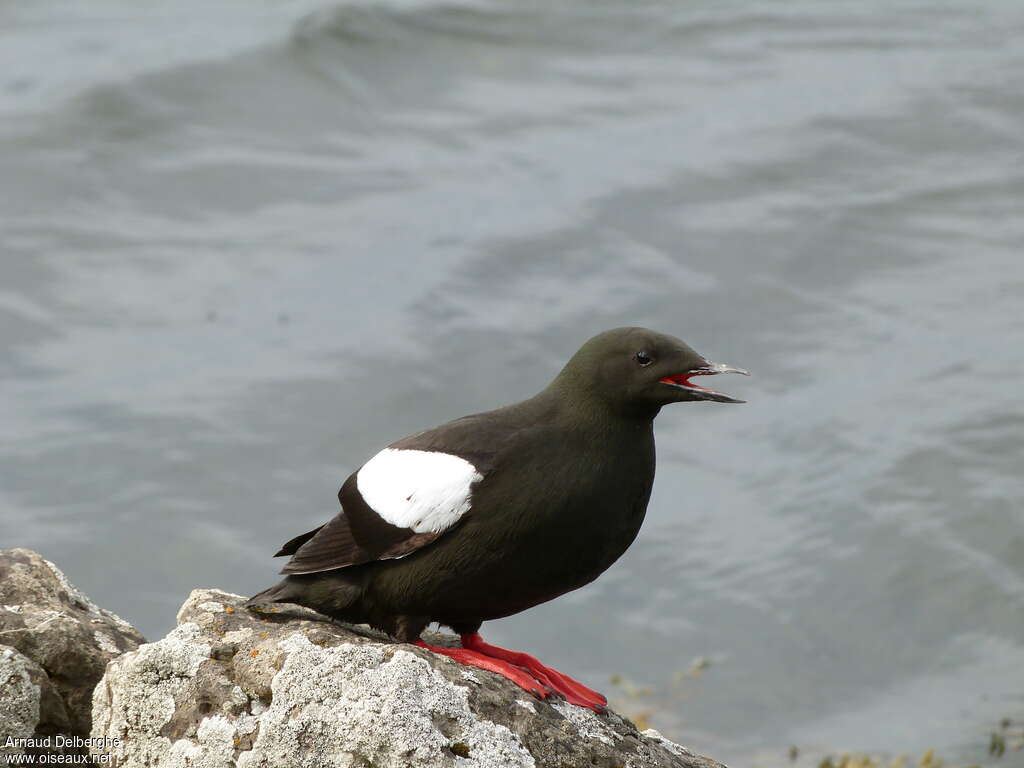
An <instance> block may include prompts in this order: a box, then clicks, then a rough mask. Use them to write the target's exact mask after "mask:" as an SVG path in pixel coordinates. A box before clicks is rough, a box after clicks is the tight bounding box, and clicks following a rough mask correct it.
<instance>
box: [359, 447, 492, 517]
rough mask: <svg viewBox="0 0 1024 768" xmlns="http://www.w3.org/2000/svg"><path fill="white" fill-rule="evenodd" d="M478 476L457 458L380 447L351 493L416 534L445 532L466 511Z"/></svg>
mask: <svg viewBox="0 0 1024 768" xmlns="http://www.w3.org/2000/svg"><path fill="white" fill-rule="evenodd" d="M482 479H483V475H481V474H480V473H479V472H477V471H476V467H474V466H473V465H472V464H470V463H469V462H468V461H466V460H465V459H463V458H461V457H459V456H453V455H451V454H450V453H438V452H435V451H416V450H402V449H397V448H385V449H384V450H383V451H381V452H380V453H378V454H377V455H376V456H374V457H373V458H372V459H370V460H369V461H368V462H366V463H365V464H364V465H363V466H362V468H361V469H360V470H359V473H358V474H357V475H356V488H358V489H359V493H360V494H361V495H362V497H363V501H365V502H366V503H367V504H368V505H369V506H370V508H371V509H373V511H374V512H376V513H377V514H378V515H380V516H381V517H382V518H384V519H385V520H386V521H388V522H389V523H391V524H392V525H396V526H398V527H399V528H411V529H412V530H413V531H415V532H416V533H439V532H440V531H443V530H445V529H447V528H450V527H451V526H452V525H453V524H454V523H455V522H456V521H457V520H458V519H459V518H460V517H462V516H463V515H464V514H466V512H467V510H469V507H470V486H472V484H473V483H475V482H477V481H478V480H482Z"/></svg>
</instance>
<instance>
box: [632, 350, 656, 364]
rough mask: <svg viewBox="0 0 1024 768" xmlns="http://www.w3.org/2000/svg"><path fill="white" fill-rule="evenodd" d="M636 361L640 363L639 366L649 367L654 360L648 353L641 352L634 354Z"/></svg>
mask: <svg viewBox="0 0 1024 768" xmlns="http://www.w3.org/2000/svg"><path fill="white" fill-rule="evenodd" d="M636 361H637V362H638V363H640V365H650V364H651V363H653V362H654V358H653V357H651V356H650V354H649V353H647V352H644V351H642V350H641V351H640V352H637V353H636Z"/></svg>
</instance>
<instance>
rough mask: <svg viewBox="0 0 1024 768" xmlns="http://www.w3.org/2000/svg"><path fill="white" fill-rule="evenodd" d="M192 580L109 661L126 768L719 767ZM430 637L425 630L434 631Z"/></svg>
mask: <svg viewBox="0 0 1024 768" xmlns="http://www.w3.org/2000/svg"><path fill="white" fill-rule="evenodd" d="M244 601H245V598H243V597H241V596H239V595H231V594H228V593H225V592H220V591H217V590H195V591H194V592H193V593H192V595H191V596H190V597H189V599H188V600H187V601H186V602H185V604H184V605H183V606H182V609H181V611H180V612H179V614H178V622H179V624H178V627H177V628H176V629H174V630H173V631H172V632H171V633H169V634H168V635H167V636H166V637H165V638H164V639H162V640H160V641H158V642H156V643H151V644H148V645H144V646H142V647H140V648H139V649H138V650H137V651H134V652H132V653H127V654H124V655H122V656H120V657H119V658H117V659H116V660H114V661H112V662H111V664H110V665H109V667H108V670H107V673H106V675H105V677H104V679H103V681H102V682H101V684H100V685H99V686H97V688H96V694H95V699H94V724H93V731H92V735H93V736H94V737H107V738H113V737H116V738H119V739H120V740H121V742H120V744H119V745H118V746H117V747H115V748H114V750H113V751H112V757H113V759H114V762H115V764H117V765H121V766H143V765H158V766H161V767H163V766H186V765H187V766H191V767H193V768H221V767H222V766H223V768H227V767H228V766H238V768H291V767H292V766H295V767H296V768H297V767H298V766H303V767H304V768H315V767H319V766H324V767H325V768H326V766H332V768H333V767H335V766H376V767H377V768H407V767H408V766H424V768H433V767H435V766H437V767H438V768H440V767H441V766H444V767H445V768H449V767H451V766H465V768H520V767H521V768H527V767H536V768H565V766H574V767H575V766H582V765H586V766H595V767H596V768H613V766H621V767H622V768H627V767H628V768H648V767H650V768H662V767H668V766H672V767H674V768H715V767H716V766H718V765H719V764H718V763H716V762H715V761H713V760H710V759H708V758H704V757H699V756H696V755H693V754H692V753H690V752H689V751H688V750H686V749H685V748H683V747H680V746H679V745H676V744H673V743H672V742H668V741H667V740H665V739H664V738H663V737H661V736H660V734H658V736H657V737H654V738H649V737H647V736H645V735H644V734H641V733H639V732H638V731H637V729H636V728H635V727H634V726H633V724H632V723H630V722H629V721H628V720H625V719H623V718H621V717H619V716H618V715H616V714H615V713H613V712H610V713H609V714H608V715H603V716H598V715H594V714H593V713H591V712H589V711H588V710H578V708H575V707H571V706H570V705H568V704H566V703H565V702H564V701H563V700H550V699H549V700H545V701H541V700H538V699H534V698H532V697H531V696H530V695H529V694H527V693H526V692H525V691H523V690H521V689H520V688H518V687H517V686H515V685H514V684H512V683H510V682H509V681H508V680H506V679H504V678H502V677H499V676H497V675H494V674H491V673H488V672H484V671H482V670H473V673H472V674H471V675H466V674H465V672H466V670H465V668H464V667H462V666H461V665H459V664H457V663H455V662H453V661H451V660H449V659H447V658H444V657H441V656H438V655H436V654H433V653H431V652H430V651H427V650H425V649H421V648H417V647H415V646H410V645H404V644H399V643H395V642H393V641H392V640H391V639H390V638H388V637H386V636H384V635H380V634H378V633H375V632H372V631H370V630H365V629H362V628H357V627H349V626H345V625H340V624H337V623H334V622H330V621H327V620H324V618H323V617H319V616H317V615H316V614H313V613H312V612H309V611H305V610H304V609H301V608H298V607H297V606H296V607H294V609H281V608H278V609H276V610H274V611H272V612H270V613H266V614H256V613H252V612H250V611H249V610H247V609H246V608H245V607H244V606H243V603H244ZM434 640H438V638H432V641H434Z"/></svg>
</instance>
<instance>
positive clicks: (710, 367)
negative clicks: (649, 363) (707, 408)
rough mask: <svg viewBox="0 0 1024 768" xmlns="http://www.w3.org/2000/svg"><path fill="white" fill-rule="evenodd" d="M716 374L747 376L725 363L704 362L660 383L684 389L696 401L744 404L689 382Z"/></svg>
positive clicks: (667, 377)
mask: <svg viewBox="0 0 1024 768" xmlns="http://www.w3.org/2000/svg"><path fill="white" fill-rule="evenodd" d="M718 373H742V374H743V375H744V376H749V375H750V373H749V372H748V371H745V370H743V369H742V368H737V367H736V366H734V365H726V364H725V363H709V362H706V363H704V364H703V365H701V366H698V367H697V368H693V369H691V370H689V371H687V372H686V373H679V374H675V375H673V376H666V377H665V378H663V379H661V380H660V381H661V382H662V383H663V384H668V385H669V386H672V387H678V388H679V389H685V390H687V391H688V392H691V393H692V394H693V396H694V398H695V399H697V400H713V401H714V402H716V403H745V402H747V401H746V400H740V399H739V398H737V397H733V396H732V395H727V394H725V393H724V392H716V391H715V390H713V389H709V388H708V387H702V386H701V385H700V384H694V383H693V382H691V381H690V378H691V377H693V376H714V375H715V374H718Z"/></svg>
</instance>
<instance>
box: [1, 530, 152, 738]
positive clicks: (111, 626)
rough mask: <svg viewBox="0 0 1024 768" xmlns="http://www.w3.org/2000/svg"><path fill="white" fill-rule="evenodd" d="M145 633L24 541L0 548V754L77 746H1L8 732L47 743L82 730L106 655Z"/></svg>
mask: <svg viewBox="0 0 1024 768" xmlns="http://www.w3.org/2000/svg"><path fill="white" fill-rule="evenodd" d="M143 642H145V638H143V637H142V635H140V634H139V633H138V632H137V631H136V630H135V628H134V627H132V626H131V625H130V624H128V622H126V621H124V620H123V619H121V618H120V617H118V616H116V615H114V614H113V613H111V612H110V611H106V610H103V609H102V608H99V607H98V606H97V605H96V604H95V603H93V602H92V601H91V600H90V599H89V598H88V597H86V596H85V595H84V594H82V593H81V592H80V591H79V590H78V589H76V588H75V587H74V586H73V585H72V584H71V583H70V582H69V581H68V580H67V578H66V577H65V576H64V574H63V573H62V572H61V570H60V569H59V568H58V567H57V566H55V565H54V564H53V563H51V562H50V561H49V560H46V559H44V558H43V557H41V556H40V555H38V554H36V553H35V552H32V551H31V550H28V549H5V550H0V684H2V695H0V755H4V756H6V755H10V754H13V753H21V752H25V751H28V752H32V753H40V752H53V753H75V752H81V751H82V750H81V748H76V747H73V746H72V747H63V746H53V747H52V748H48V747H47V748H33V747H29V748H27V749H26V748H22V747H6V746H5V745H6V744H7V741H8V737H9V736H10V737H14V739H16V740H17V739H25V738H28V739H33V740H38V741H45V740H46V738H47V737H51V738H50V743H51V744H55V743H56V741H57V740H56V738H54V737H57V736H63V737H75V736H77V737H79V738H84V737H87V736H88V735H89V731H90V728H91V721H92V717H91V715H92V694H93V689H94V688H95V687H96V683H97V682H98V681H99V680H100V678H101V677H102V676H103V672H104V670H105V669H106V666H107V662H108V661H110V660H111V659H113V658H114V657H116V656H119V655H120V654H122V653H124V652H125V651H130V650H134V649H135V648H137V647H138V646H139V644H140V643H143Z"/></svg>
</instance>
